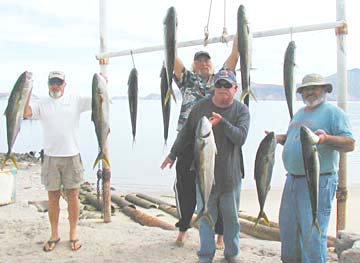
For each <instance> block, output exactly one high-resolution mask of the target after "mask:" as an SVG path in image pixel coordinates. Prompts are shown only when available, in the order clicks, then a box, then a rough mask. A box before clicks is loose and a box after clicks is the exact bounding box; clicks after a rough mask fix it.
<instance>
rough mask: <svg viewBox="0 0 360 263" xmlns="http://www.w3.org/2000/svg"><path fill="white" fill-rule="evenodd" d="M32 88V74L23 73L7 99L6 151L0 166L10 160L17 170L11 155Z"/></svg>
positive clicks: (14, 158) (13, 157) (13, 156)
mask: <svg viewBox="0 0 360 263" xmlns="http://www.w3.org/2000/svg"><path fill="white" fill-rule="evenodd" d="M32 87H33V80H32V73H31V72H28V71H25V72H23V73H22V74H21V75H20V77H19V78H18V79H17V81H16V83H15V85H14V87H13V89H12V91H11V94H10V96H9V99H8V105H7V107H6V109H5V113H4V114H5V116H6V132H7V143H8V151H7V153H6V155H5V158H4V160H3V164H2V166H4V165H5V163H6V161H7V160H11V161H12V162H13V164H14V165H15V167H16V168H17V162H16V157H15V155H14V154H13V153H12V148H13V146H14V144H15V140H16V137H17V135H18V133H19V131H20V127H21V122H22V120H23V119H24V109H25V105H26V102H27V100H28V99H29V95H30V93H31V90H32Z"/></svg>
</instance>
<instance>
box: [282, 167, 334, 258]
mask: <svg viewBox="0 0 360 263" xmlns="http://www.w3.org/2000/svg"><path fill="white" fill-rule="evenodd" d="M337 182H338V177H337V174H333V175H331V176H320V182H319V185H320V186H319V203H318V216H317V219H318V221H319V226H320V230H321V236H319V234H318V232H317V230H316V228H315V227H314V228H311V225H312V220H313V218H312V210H311V203H310V197H309V192H308V186H307V182H306V179H305V177H302V178H294V177H293V176H291V175H288V176H287V178H286V182H285V187H284V190H283V195H282V199H281V206H280V215H279V223H280V239H281V260H282V261H283V262H302V263H322V262H324V263H325V262H326V256H327V230H328V225H329V220H330V212H331V206H332V202H333V200H334V196H335V192H336V187H337ZM310 235H311V237H310Z"/></svg>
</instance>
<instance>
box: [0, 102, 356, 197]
mask: <svg viewBox="0 0 360 263" xmlns="http://www.w3.org/2000/svg"><path fill="white" fill-rule="evenodd" d="M6 104H7V101H6V100H0V112H4V109H5V107H6ZM302 106H303V103H302V102H301V101H297V103H296V107H295V109H296V110H297V109H298V108H300V107H302ZM171 107H172V108H171V117H170V128H169V138H168V145H167V146H164V139H163V124H162V113H161V103H160V101H159V100H139V103H138V116H137V134H136V142H135V144H134V145H133V143H132V134H131V123H130V113H129V106H128V102H127V100H114V101H113V102H112V104H111V105H110V110H111V112H110V138H109V149H110V162H111V176H112V177H111V184H112V185H113V186H114V187H115V188H116V189H118V190H120V191H121V189H122V188H125V187H126V188H129V187H130V188H132V189H136V187H139V188H144V187H148V188H163V189H171V188H172V186H173V183H174V179H175V167H173V168H172V169H168V168H167V169H165V170H161V169H160V165H161V163H162V161H163V160H164V158H165V157H166V156H167V154H168V152H169V150H170V148H171V145H172V143H173V142H174V140H175V138H176V135H177V132H176V126H177V119H178V115H179V112H180V102H178V103H177V104H175V103H174V102H172V105H171ZM347 113H348V115H349V117H350V120H351V123H352V126H353V132H354V136H355V139H356V141H357V142H359V141H360V102H349V103H348V109H347ZM250 114H251V125H250V130H249V135H248V138H247V141H246V143H245V145H244V147H243V153H244V162H245V179H244V181H243V188H245V189H255V187H256V186H255V181H254V161H255V155H256V151H257V148H258V146H259V143H260V141H261V140H262V138H263V137H264V136H265V133H264V131H265V130H269V131H275V132H276V133H284V132H286V129H287V126H288V123H289V120H290V117H289V114H288V110H287V106H286V102H285V101H259V102H257V103H256V102H254V101H250ZM79 143H80V150H81V155H82V160H83V163H84V167H85V174H86V175H85V177H86V180H88V181H90V182H95V181H96V169H94V170H93V169H92V166H93V162H94V160H95V159H96V156H97V152H98V146H97V139H96V135H95V130H94V125H93V123H92V122H91V117H90V112H86V113H83V114H82V116H81V121H80V129H79ZM41 147H42V128H41V126H40V123H39V122H38V121H29V120H26V121H23V123H22V127H21V131H20V133H19V135H18V138H17V140H16V143H15V146H14V148H13V149H14V151H15V152H20V153H23V152H29V151H39V150H40V149H41ZM6 151H7V143H6V124H5V117H4V116H3V115H1V117H0V152H6ZM281 154H282V146H280V145H278V147H277V150H276V156H275V158H276V160H275V167H274V172H273V176H272V182H271V185H272V188H282V186H283V183H284V180H285V169H284V167H283V164H282V158H281ZM359 170H360V153H359V151H358V150H357V149H355V151H353V152H351V153H348V170H347V171H348V185H349V186H350V187H352V186H360V176H358V174H357V171H359Z"/></svg>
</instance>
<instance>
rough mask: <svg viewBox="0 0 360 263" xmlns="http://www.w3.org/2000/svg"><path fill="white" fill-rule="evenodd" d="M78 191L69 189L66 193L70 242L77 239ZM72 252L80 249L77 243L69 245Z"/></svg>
mask: <svg viewBox="0 0 360 263" xmlns="http://www.w3.org/2000/svg"><path fill="white" fill-rule="evenodd" d="M78 194H79V189H77V188H76V189H70V190H67V191H66V196H67V202H68V213H69V223H70V240H76V239H77V232H76V228H77V223H78V220H79V198H78ZM70 245H71V249H72V250H77V249H79V248H80V247H81V245H80V243H79V242H72V243H70Z"/></svg>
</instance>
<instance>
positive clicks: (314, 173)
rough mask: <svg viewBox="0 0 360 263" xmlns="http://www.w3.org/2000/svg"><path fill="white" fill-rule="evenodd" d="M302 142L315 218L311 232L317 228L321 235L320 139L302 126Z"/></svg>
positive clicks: (306, 175)
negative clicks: (319, 205) (319, 213)
mask: <svg viewBox="0 0 360 263" xmlns="http://www.w3.org/2000/svg"><path fill="white" fill-rule="evenodd" d="M300 141H301V148H302V156H303V159H304V169H305V177H306V181H307V186H308V190H309V196H310V203H311V211H312V216H313V221H312V226H311V232H312V229H313V227H316V229H317V231H318V233H319V235H320V233H321V231H320V226H319V222H318V219H317V214H318V201H319V179H320V161H319V153H318V150H317V147H316V144H317V143H318V141H319V137H318V136H317V135H316V134H315V133H314V132H312V131H311V130H310V129H309V128H308V127H306V126H304V125H302V126H301V127H300ZM310 236H311V235H310Z"/></svg>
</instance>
